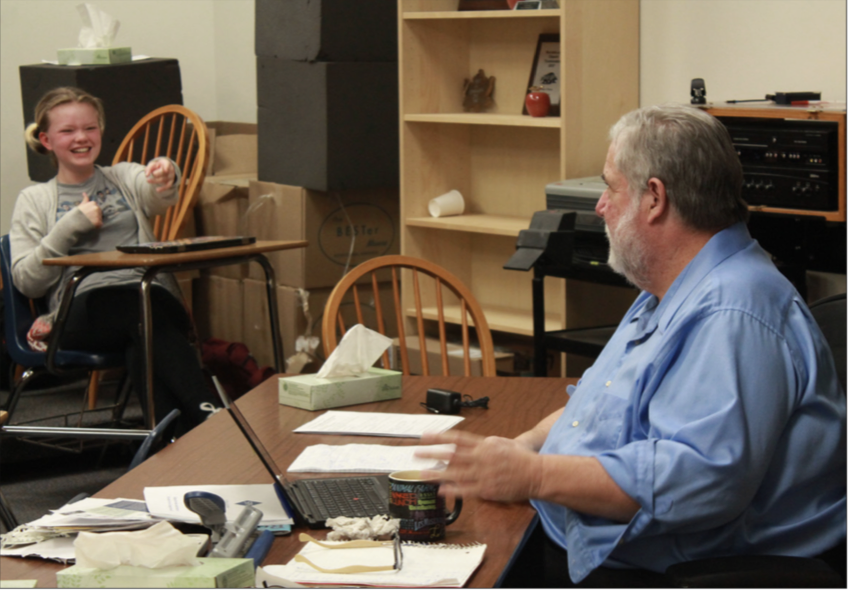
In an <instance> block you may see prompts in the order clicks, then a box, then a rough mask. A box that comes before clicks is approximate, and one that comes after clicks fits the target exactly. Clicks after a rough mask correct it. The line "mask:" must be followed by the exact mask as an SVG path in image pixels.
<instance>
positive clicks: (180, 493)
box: [144, 483, 294, 525]
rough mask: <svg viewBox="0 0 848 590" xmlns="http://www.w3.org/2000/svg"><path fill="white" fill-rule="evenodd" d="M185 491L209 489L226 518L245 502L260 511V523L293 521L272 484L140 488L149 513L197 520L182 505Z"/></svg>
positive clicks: (229, 519)
mask: <svg viewBox="0 0 848 590" xmlns="http://www.w3.org/2000/svg"><path fill="white" fill-rule="evenodd" d="M187 492H210V493H212V494H217V495H219V496H221V498H223V500H224V502H225V504H226V507H227V508H226V514H227V522H233V521H235V520H236V518H238V516H239V514H241V511H242V510H244V507H245V506H246V505H247V504H251V505H253V506H254V507H255V508H256V509H257V510H261V511H262V520H261V521H260V524H261V525H276V524H294V521H293V520H292V519H291V517H289V516H288V515H287V514H286V512H285V510H284V509H283V506H282V504H280V499H279V497H278V496H277V492H276V490H275V489H274V486H273V485H272V484H270V483H269V484H248V485H192V486H160V487H148V488H144V500H145V501H146V502H147V509H148V510H149V511H150V514H153V515H156V516H159V517H161V518H166V519H168V520H171V521H177V522H195V523H200V517H199V516H197V514H195V513H194V512H192V511H191V510H189V509H188V508H186V506H185V503H184V502H183V497H184V496H185V495H186V493H187Z"/></svg>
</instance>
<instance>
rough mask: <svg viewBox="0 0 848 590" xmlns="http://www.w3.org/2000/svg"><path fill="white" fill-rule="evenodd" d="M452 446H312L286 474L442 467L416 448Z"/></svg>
mask: <svg viewBox="0 0 848 590" xmlns="http://www.w3.org/2000/svg"><path fill="white" fill-rule="evenodd" d="M454 448H455V445H430V446H409V447H406V446H404V447H395V446H390V445H312V446H310V447H306V448H305V449H304V450H303V452H302V453H301V454H300V455H299V456H298V457H297V459H295V460H294V462H293V463H292V464H291V465H290V466H289V468H288V472H289V473H345V472H350V473H391V472H392V471H405V470H407V469H443V468H444V467H445V464H444V463H443V462H442V461H437V460H435V459H422V458H419V457H416V456H415V451H416V450H418V449H434V450H436V449H440V450H441V449H444V450H447V451H451V452H452V451H453V450H454Z"/></svg>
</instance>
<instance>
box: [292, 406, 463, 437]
mask: <svg viewBox="0 0 848 590" xmlns="http://www.w3.org/2000/svg"><path fill="white" fill-rule="evenodd" d="M463 420H465V418H463V417H462V416H445V415H439V416H433V415H431V414H387V413H382V412H338V411H334V410H330V411H329V412H325V413H323V414H321V415H320V416H318V417H317V418H315V419H314V420H312V421H310V422H307V423H306V424H304V425H303V426H300V427H299V428H295V430H294V432H301V433H306V432H308V433H318V434H358V435H364V436H397V437H401V438H421V435H423V434H424V433H433V434H438V433H440V432H445V431H446V430H450V429H451V428H453V427H454V426H456V425H457V424H459V423H460V422H462V421H463Z"/></svg>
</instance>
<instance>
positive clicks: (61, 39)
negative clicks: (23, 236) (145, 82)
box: [0, 0, 256, 233]
mask: <svg viewBox="0 0 848 590" xmlns="http://www.w3.org/2000/svg"><path fill="white" fill-rule="evenodd" d="M80 3H82V0H2V1H0V79H2V80H3V84H2V86H0V170H2V175H0V233H7V232H8V231H9V225H10V218H11V215H12V208H13V207H14V202H15V199H16V198H17V195H18V192H20V190H21V189H22V188H24V187H25V186H28V185H30V184H32V182H31V181H30V180H29V177H28V175H27V165H26V148H25V147H24V142H23V135H22V133H23V128H24V115H23V110H22V108H23V107H22V105H21V89H20V77H19V72H18V67H19V66H21V65H29V64H36V63H40V62H41V60H43V59H48V60H55V59H56V49H58V48H60V47H74V46H76V45H77V37H78V34H79V29H80V27H81V26H82V21H81V20H80V18H79V14H78V13H77V10H76V6H77V5H78V4H80ZM94 4H95V5H96V6H97V8H99V9H100V10H102V11H103V12H106V13H107V14H109V15H110V16H112V17H113V18H116V19H118V20H119V21H120V22H121V28H120V30H119V32H118V35H117V38H116V43H117V44H120V45H128V46H130V47H132V50H133V53H134V54H136V55H148V56H151V57H168V58H176V59H178V60H179V62H180V72H181V77H182V87H183V102H184V104H185V105H186V106H188V107H190V108H191V109H193V110H195V111H197V113H198V114H199V115H200V116H201V117H203V118H204V119H205V120H207V121H215V120H227V121H243V122H248V123H255V122H256V73H255V72H256V66H255V58H254V46H253V36H254V35H253V32H254V16H253V15H254V1H253V0H179V1H174V0H95V1H94ZM31 120H32V113H27V121H31ZM107 123H108V122H107ZM107 133H108V128H107Z"/></svg>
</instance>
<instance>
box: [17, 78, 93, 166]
mask: <svg viewBox="0 0 848 590" xmlns="http://www.w3.org/2000/svg"><path fill="white" fill-rule="evenodd" d="M69 102H79V103H85V104H90V105H91V106H92V107H94V110H95V111H97V123H98V125H99V126H100V132H101V133H103V131H104V130H105V129H106V113H105V111H104V109H103V103H102V102H101V101H100V99H99V98H97V97H96V96H92V95H91V94H89V93H88V92H86V91H85V90H81V89H79V88H74V87H72V86H63V87H61V88H54V89H53V90H51V91H49V92H48V93H47V94H45V95H44V96H42V97H41V100H39V101H38V104H37V105H35V122H34V123H30V124H29V125H27V128H26V130H25V131H24V139H25V140H26V144H27V147H29V149H31V150H32V151H34V152H36V153H37V154H42V155H44V154H47V153H49V154H50V159H51V160H52V162H53V164H54V165H55V164H56V156H55V155H54V154H53V153H52V152H48V150H47V149H46V148H45V147H44V146H43V145H42V144H41V140H40V139H39V138H38V135H39V134H40V133H42V132H45V133H46V132H47V130H48V129H49V128H50V111H51V110H52V109H54V108H55V107H57V106H59V105H62V104H66V103H69Z"/></svg>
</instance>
